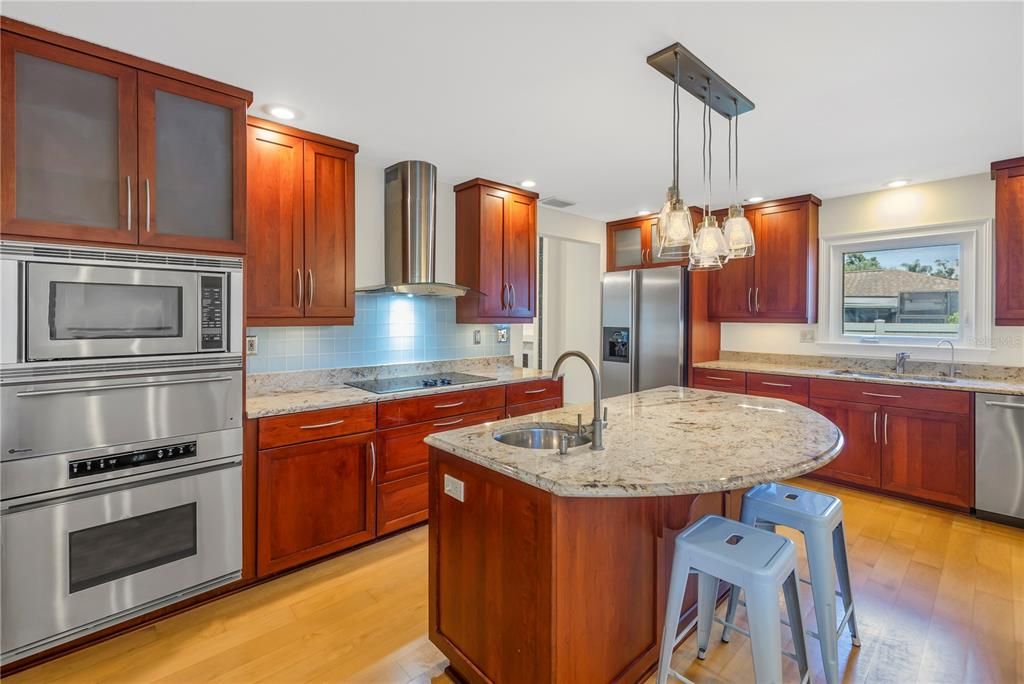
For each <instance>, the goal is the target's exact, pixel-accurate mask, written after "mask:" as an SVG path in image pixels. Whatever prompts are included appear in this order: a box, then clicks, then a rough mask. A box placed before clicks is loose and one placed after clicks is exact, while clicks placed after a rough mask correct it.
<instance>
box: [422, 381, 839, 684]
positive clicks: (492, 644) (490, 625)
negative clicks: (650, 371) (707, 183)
mask: <svg viewBox="0 0 1024 684" xmlns="http://www.w3.org/2000/svg"><path fill="white" fill-rule="evenodd" d="M605 404H606V406H607V408H608V425H607V427H606V428H605V430H604V447H605V448H604V450H603V451H592V450H590V449H589V447H588V446H586V445H584V446H579V447H575V448H572V449H570V450H569V452H568V453H567V454H565V455H559V454H558V453H557V452H556V451H554V450H543V449H526V448H520V447H515V446H509V445H506V444H502V443H499V442H498V441H496V440H495V439H494V434H495V433H498V432H501V431H504V430H508V429H509V428H511V427H515V426H519V425H529V424H538V423H559V424H568V425H576V422H577V419H576V416H577V413H579V412H581V411H582V412H583V413H584V421H586V420H587V419H589V417H590V416H589V413H590V410H591V409H590V407H589V406H587V407H582V406H573V407H566V408H562V409H557V410H554V411H548V412H545V413H541V414H534V415H531V416H525V417H523V418H519V419H512V420H507V421H502V422H500V423H490V424H485V425H478V426H474V427H470V428H465V429H462V430H455V431H451V432H445V433H442V434H436V435H431V436H430V437H428V438H427V440H426V441H427V443H428V444H429V445H430V446H431V452H430V596H429V601H430V606H429V628H430V639H431V641H432V642H433V643H434V644H435V645H437V647H438V648H440V650H441V651H442V652H443V653H444V654H445V655H446V656H447V657H448V659H449V661H450V669H451V670H452V671H453V674H454V675H456V676H457V677H458V678H460V679H461V680H464V681H467V682H583V681H587V682H609V681H623V682H636V681H641V680H642V679H643V678H644V677H645V676H646V675H647V674H649V673H650V672H651V671H652V669H653V668H654V666H655V665H656V661H657V648H658V638H659V635H660V633H661V620H662V618H663V616H662V612H663V611H664V604H665V591H666V588H667V585H668V577H669V572H670V569H671V563H672V544H673V542H674V539H675V536H676V534H677V533H678V532H680V531H681V530H683V529H684V528H685V527H687V526H688V525H690V524H691V523H693V522H695V521H696V520H697V519H698V518H700V517H701V516H703V515H706V514H709V513H715V514H719V515H731V516H733V517H736V515H737V514H738V510H739V496H740V495H741V493H742V491H743V490H744V489H746V488H748V487H751V486H753V485H756V484H759V483H762V482H769V481H774V480H783V479H787V478H791V477H796V476H798V475H802V474H805V473H808V472H810V471H812V470H815V469H816V468H819V467H821V466H823V465H825V464H826V463H828V462H829V461H830V460H832V459H833V458H835V456H836V454H838V453H839V451H840V450H841V449H842V445H843V436H842V433H841V432H840V431H839V429H838V428H836V426H835V425H833V424H832V423H831V422H829V421H828V420H827V419H825V418H823V417H822V416H820V415H819V414H817V413H815V412H813V411H810V410H809V409H806V408H804V407H802V406H798V405H796V404H793V403H791V402H788V401H784V400H779V399H764V398H757V397H746V396H740V395H733V394H725V393H719V392H708V391H702V390H694V389H688V388H679V387H664V388H660V389H655V390H647V391H644V392H639V393H636V394H630V395H624V396H621V397H615V398H612V399H609V400H607V401H606V402H605ZM694 594H695V591H694V589H692V588H691V589H690V590H689V591H688V592H687V600H686V601H685V602H684V610H683V614H682V615H681V616H680V622H681V623H686V622H688V621H689V620H690V619H691V617H692V611H693V610H694Z"/></svg>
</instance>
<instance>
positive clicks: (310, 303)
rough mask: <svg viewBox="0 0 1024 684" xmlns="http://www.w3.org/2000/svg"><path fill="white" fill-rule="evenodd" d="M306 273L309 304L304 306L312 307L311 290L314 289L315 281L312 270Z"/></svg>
mask: <svg viewBox="0 0 1024 684" xmlns="http://www.w3.org/2000/svg"><path fill="white" fill-rule="evenodd" d="M308 271H309V302H307V303H306V306H313V288H315V287H316V281H315V280H313V269H308Z"/></svg>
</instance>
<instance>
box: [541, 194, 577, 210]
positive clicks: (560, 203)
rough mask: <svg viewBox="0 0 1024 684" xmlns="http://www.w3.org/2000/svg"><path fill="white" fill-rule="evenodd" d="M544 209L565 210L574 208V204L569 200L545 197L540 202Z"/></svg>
mask: <svg viewBox="0 0 1024 684" xmlns="http://www.w3.org/2000/svg"><path fill="white" fill-rule="evenodd" d="M540 203H541V204H543V205H544V206H546V207H554V208H555V209H565V208H566V207H571V206H574V205H575V204H576V203H575V202H570V201H569V200H564V199H559V198H558V197H545V198H544V199H542V200H541V201H540Z"/></svg>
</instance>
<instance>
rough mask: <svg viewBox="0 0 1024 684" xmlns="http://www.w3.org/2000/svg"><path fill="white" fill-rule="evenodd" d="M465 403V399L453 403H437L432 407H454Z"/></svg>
mask: <svg viewBox="0 0 1024 684" xmlns="http://www.w3.org/2000/svg"><path fill="white" fill-rule="evenodd" d="M465 403H466V402H465V401H457V402H455V403H454V404H437V405H435V406H434V408H455V407H456V406H462V405H463V404H465Z"/></svg>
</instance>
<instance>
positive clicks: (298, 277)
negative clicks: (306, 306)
mask: <svg viewBox="0 0 1024 684" xmlns="http://www.w3.org/2000/svg"><path fill="white" fill-rule="evenodd" d="M295 282H296V283H298V284H299V303H298V304H297V305H296V306H297V307H298V308H300V309H301V308H302V269H301V268H297V269H295Z"/></svg>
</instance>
